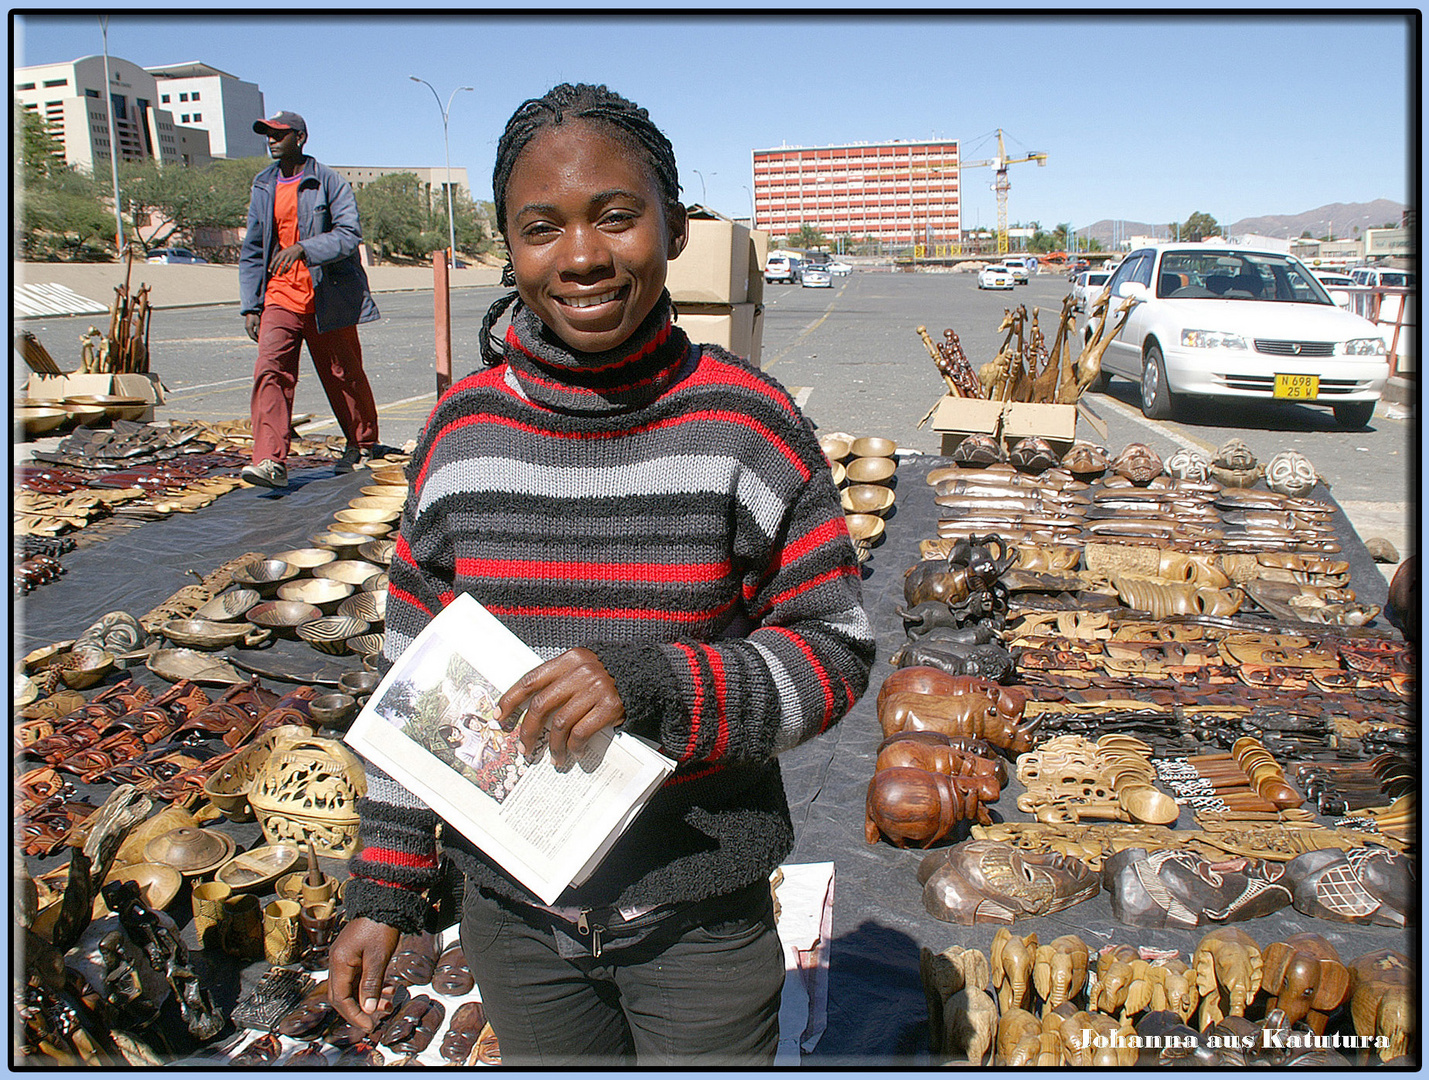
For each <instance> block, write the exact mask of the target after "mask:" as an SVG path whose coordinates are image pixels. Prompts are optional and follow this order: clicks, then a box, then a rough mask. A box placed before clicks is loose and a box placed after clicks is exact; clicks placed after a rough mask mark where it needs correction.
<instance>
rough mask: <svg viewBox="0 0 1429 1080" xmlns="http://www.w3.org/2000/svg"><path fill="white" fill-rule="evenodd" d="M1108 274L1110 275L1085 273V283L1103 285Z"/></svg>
mask: <svg viewBox="0 0 1429 1080" xmlns="http://www.w3.org/2000/svg"><path fill="white" fill-rule="evenodd" d="M1110 276H1111V275H1110V274H1088V275H1087V284H1088V285H1105V284H1106V279H1107V278H1109V277H1110Z"/></svg>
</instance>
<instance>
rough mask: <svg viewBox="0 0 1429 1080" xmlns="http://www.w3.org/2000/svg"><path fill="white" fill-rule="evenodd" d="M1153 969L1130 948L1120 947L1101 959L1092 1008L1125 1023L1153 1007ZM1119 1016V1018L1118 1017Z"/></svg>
mask: <svg viewBox="0 0 1429 1080" xmlns="http://www.w3.org/2000/svg"><path fill="white" fill-rule="evenodd" d="M1149 967H1150V965H1149V964H1148V963H1147V962H1146V961H1145V960H1143V959H1141V957H1140V956H1139V955H1137V952H1136V950H1135V949H1133V948H1132V947H1131V946H1130V945H1119V946H1117V947H1116V948H1115V949H1112V950H1110V951H1108V952H1105V953H1103V954H1102V955H1101V956H1100V957H1098V958H1097V982H1096V988H1095V990H1092V991H1089V993H1088V999H1089V1004H1090V1006H1091V1007H1092V1008H1093V1009H1096V1010H1097V1011H1098V1012H1103V1013H1106V1014H1107V1015H1108V1016H1116V1017H1117V1018H1118V1019H1119V1020H1121V1021H1123V1022H1125V1021H1126V1020H1127V1019H1128V1018H1129V1017H1131V1016H1134V1015H1136V1014H1137V1013H1139V1012H1141V1011H1143V1010H1144V1009H1146V1008H1147V1006H1149V1005H1150V1004H1151V997H1152V983H1151V979H1150V977H1149V976H1148V975H1147V969H1148V968H1149ZM1118 1014H1119V1015H1118Z"/></svg>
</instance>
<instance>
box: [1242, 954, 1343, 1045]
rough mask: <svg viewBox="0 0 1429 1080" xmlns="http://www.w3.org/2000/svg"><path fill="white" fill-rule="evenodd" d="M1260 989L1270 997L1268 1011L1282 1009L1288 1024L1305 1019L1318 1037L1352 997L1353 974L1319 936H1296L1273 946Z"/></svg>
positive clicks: (1267, 955)
mask: <svg viewBox="0 0 1429 1080" xmlns="http://www.w3.org/2000/svg"><path fill="white" fill-rule="evenodd" d="M1263 963H1264V969H1263V970H1262V971H1261V973H1260V988H1261V989H1262V990H1264V991H1265V992H1266V993H1267V994H1269V995H1270V1000H1269V1001H1267V1002H1266V1003H1265V1008H1266V1011H1267V1012H1268V1011H1269V1010H1271V1009H1281V1010H1283V1011H1284V1013H1285V1022H1286V1024H1287V1025H1288V1024H1294V1023H1296V1022H1297V1021H1300V1020H1303V1021H1305V1023H1307V1024H1308V1025H1309V1026H1310V1030H1311V1031H1313V1032H1314V1033H1315V1034H1316V1035H1323V1034H1324V1033H1325V1023H1326V1021H1327V1020H1329V1017H1330V1013H1332V1012H1334V1011H1335V1010H1336V1009H1338V1008H1339V1007H1340V1006H1341V1005H1343V1004H1344V1003H1345V1001H1346V1000H1348V998H1349V996H1350V972H1349V969H1348V968H1347V967H1345V965H1344V964H1343V963H1341V961H1340V954H1339V953H1338V952H1336V951H1335V947H1334V946H1333V945H1331V944H1330V943H1329V942H1328V941H1326V940H1325V939H1324V938H1322V937H1321V936H1320V935H1319V934H1295V935H1294V936H1293V937H1290V938H1287V939H1286V940H1284V941H1277V942H1274V943H1273V944H1271V945H1269V946H1268V947H1267V948H1266V950H1265V954H1264V957H1263Z"/></svg>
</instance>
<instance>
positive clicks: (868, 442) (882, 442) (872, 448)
mask: <svg viewBox="0 0 1429 1080" xmlns="http://www.w3.org/2000/svg"><path fill="white" fill-rule="evenodd" d="M849 449H850V450H852V451H853V456H854V457H892V456H893V455H894V454H896V453H897V452H898V444H897V443H896V442H894V441H893V440H892V439H880V438H877V437H876V436H868V437H867V438H863V439H855V440H854V441H853V446H851V447H850V448H849Z"/></svg>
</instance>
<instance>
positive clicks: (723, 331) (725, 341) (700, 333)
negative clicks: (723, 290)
mask: <svg viewBox="0 0 1429 1080" xmlns="http://www.w3.org/2000/svg"><path fill="white" fill-rule="evenodd" d="M676 306H677V307H678V308H679V310H680V319H679V325H680V327H681V328H682V329H683V330H684V331H685V333H686V334H688V335H689V336H690V340H691V341H695V342H708V343H709V344H711V345H719V346H721V347H723V348H726V349H728V350H729V351H730V352H732V353H734V354H735V355H736V356H742V357H744V358H745V359H746V360H748V361H749V362H750V363H751V364H753V365H754V366H755V367H758V366H759V349H760V344H761V342H762V340H763V337H764V305H763V304H677V305H676Z"/></svg>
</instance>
